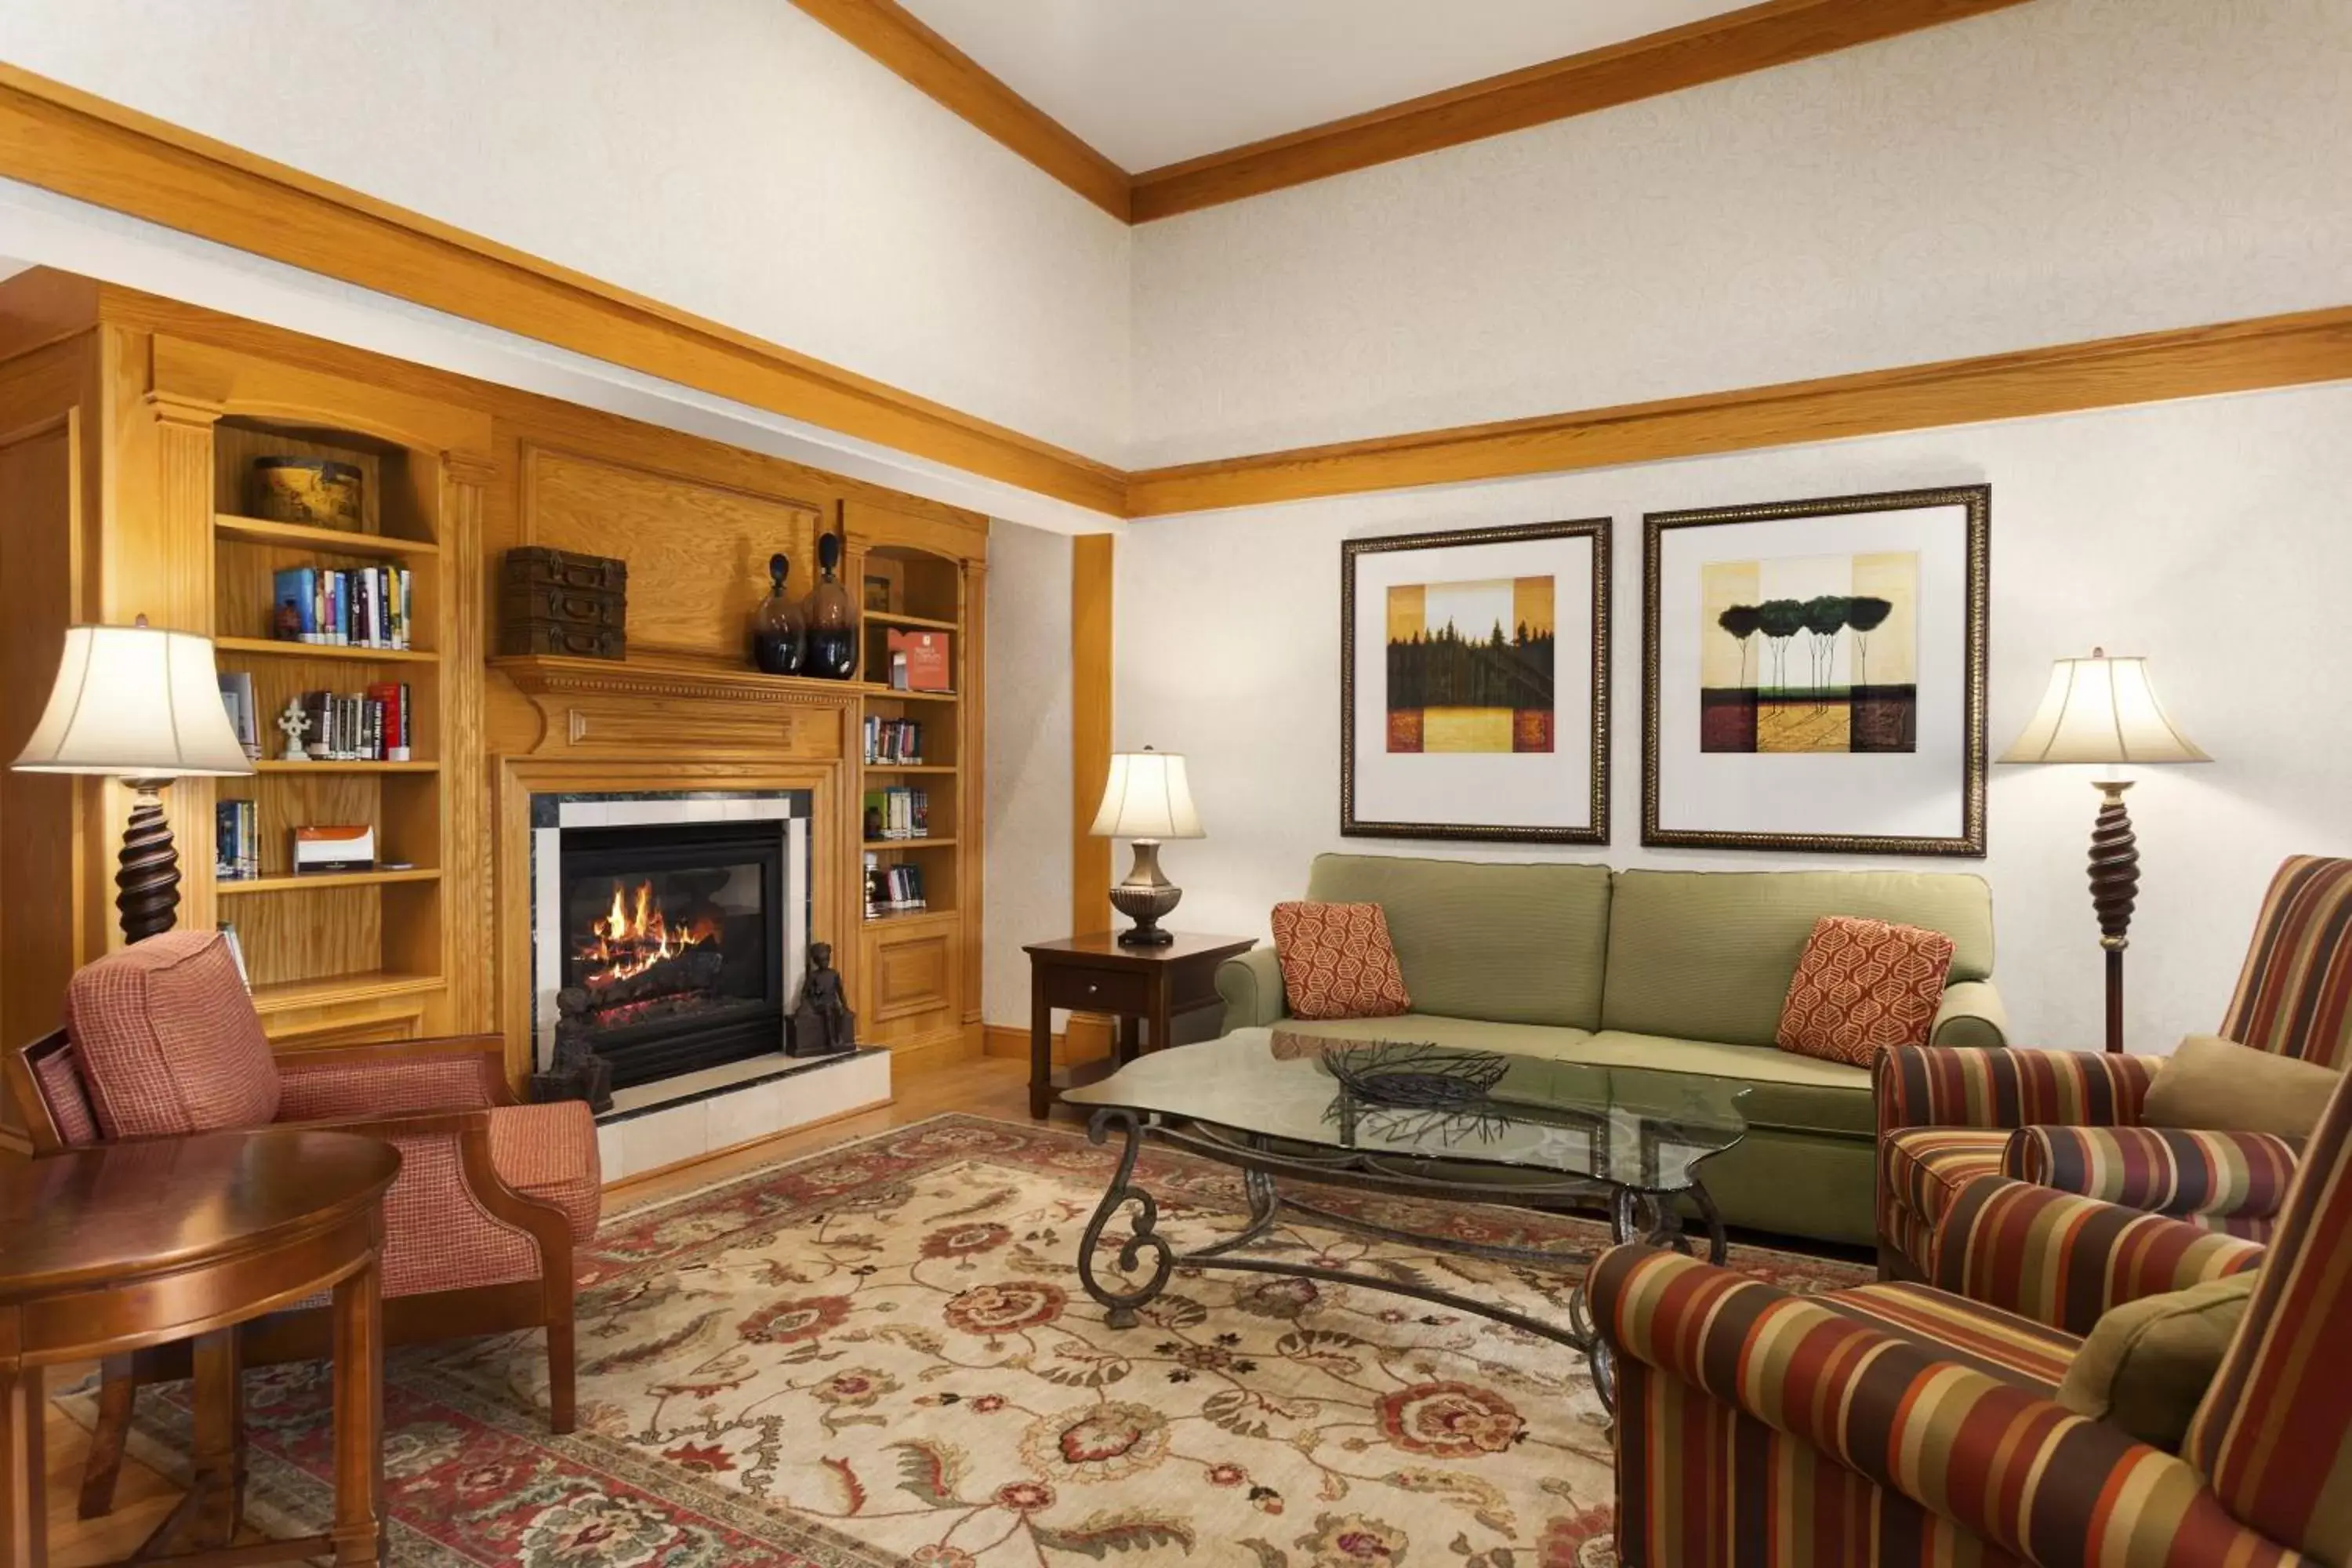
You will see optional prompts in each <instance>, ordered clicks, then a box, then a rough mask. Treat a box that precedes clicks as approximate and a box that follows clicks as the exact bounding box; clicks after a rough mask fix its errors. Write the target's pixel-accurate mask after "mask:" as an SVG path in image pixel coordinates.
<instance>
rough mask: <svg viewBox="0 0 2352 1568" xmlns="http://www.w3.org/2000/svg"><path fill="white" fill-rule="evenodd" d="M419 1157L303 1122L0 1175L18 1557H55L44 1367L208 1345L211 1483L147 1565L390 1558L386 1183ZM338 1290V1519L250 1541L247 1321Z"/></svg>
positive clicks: (0, 1277)
mask: <svg viewBox="0 0 2352 1568" xmlns="http://www.w3.org/2000/svg"><path fill="white" fill-rule="evenodd" d="M399 1169H400V1155H399V1154H398V1153H397V1152H395V1151H394V1149H393V1147H392V1146H391V1145H390V1144H388V1143H384V1142H380V1141H378V1140H376V1139H373V1138H360V1137H354V1136H352V1135H351V1134H349V1133H341V1132H302V1131H292V1130H287V1131H257V1132H208V1133H199V1134H197V1135H195V1136H194V1137H188V1138H155V1139H134V1140H130V1141H127V1142H121V1143H110V1144H102V1145H99V1146H96V1147H93V1148H89V1149H85V1150H77V1151H75V1152H70V1153H64V1154H52V1155H48V1156H46V1157H44V1158H41V1159H37V1160H31V1161H26V1162H22V1163H13V1164H9V1165H6V1166H5V1167H0V1568H40V1565H41V1564H42V1563H46V1561H47V1518H46V1514H45V1511H44V1510H45V1505H46V1499H45V1497H44V1491H43V1471H44V1462H43V1457H42V1451H41V1447H42V1429H41V1424H42V1420H43V1418H44V1416H45V1415H47V1398H46V1397H45V1395H44V1394H43V1389H42V1382H43V1376H42V1374H43V1370H44V1369H45V1368H47V1367H50V1366H55V1365H58V1364H59V1363H68V1362H82V1361H90V1360H95V1359H99V1358H102V1357H105V1356H109V1355H120V1354H124V1353H127V1352H131V1351H135V1350H139V1349H142V1348H144V1347H145V1346H148V1345H152V1344H159V1343H162V1342H166V1341H171V1340H183V1339H193V1340H194V1341H195V1371H196V1389H197V1396H196V1399H195V1418H196V1441H195V1447H196V1455H195V1471H196V1475H195V1482H196V1484H195V1485H194V1487H192V1488H191V1489H190V1491H189V1493H188V1496H187V1498H186V1499H185V1500H183V1501H182V1503H181V1504H180V1506H179V1508H178V1509H177V1510H174V1511H173V1515H172V1517H171V1518H170V1519H168V1520H166V1521H164V1522H163V1525H162V1526H161V1527H160V1528H159V1529H158V1530H157V1531H156V1535H155V1537H154V1538H151V1540H150V1541H149V1542H148V1543H147V1545H146V1546H144V1547H142V1548H141V1550H140V1552H139V1553H138V1554H137V1555H136V1556H135V1557H134V1558H132V1559H131V1561H134V1562H143V1561H147V1560H148V1559H149V1555H150V1553H151V1552H157V1551H161V1550H163V1548H164V1547H165V1546H167V1545H170V1544H177V1543H181V1542H188V1543H192V1544H193V1545H194V1546H195V1547H196V1548H197V1549H198V1551H199V1552H201V1556H202V1561H203V1562H205V1563H207V1564H211V1563H236V1562H245V1561H278V1562H282V1561H285V1560H287V1559H289V1558H300V1557H310V1556H322V1555H325V1554H326V1553H328V1552H332V1553H333V1560H334V1562H335V1563H336V1564H337V1568H353V1565H355V1564H361V1563H376V1562H377V1561H379V1557H380V1552H381V1546H382V1542H383V1307H382V1303H381V1301H380V1300H379V1299H378V1289H377V1288H378V1284H379V1268H380V1265H379V1261H378V1259H379V1256H380V1254H381V1252H382V1250H383V1194H384V1190H385V1189H386V1188H387V1187H389V1186H391V1185H392V1179H393V1177H394V1174H395V1173H398V1171H399ZM328 1289H331V1290H332V1291H333V1292H334V1309H333V1314H334V1334H335V1371H334V1402H335V1517H334V1525H333V1528H332V1530H331V1531H330V1532H329V1533H328V1534H325V1535H319V1536H313V1537H310V1538H308V1539H306V1540H303V1541H299V1542H280V1541H272V1542H257V1543H255V1544H252V1545H249V1546H244V1547H231V1546H230V1545H229V1542H230V1540H231V1539H232V1538H233V1537H234V1536H235V1534H236V1526H237V1516H238V1507H239V1500H240V1496H241V1492H242V1486H243V1480H244V1470H245V1463H244V1439H243V1435H242V1427H243V1425H244V1423H243V1419H242V1416H243V1410H242V1407H241V1403H240V1401H239V1399H238V1396H237V1384H238V1377H237V1372H238V1365H237V1352H236V1324H238V1323H241V1322H243V1321H246V1320H247V1319H248V1318H256V1317H259V1316H260V1315H262V1314H263V1313H265V1312H271V1311H275V1310H278V1309H279V1308H281V1307H287V1306H290V1305H292V1304H293V1303H295V1302H297V1301H299V1300H303V1299H305V1298H306V1297H310V1296H313V1295H316V1294H318V1293H319V1292H320V1291H322V1290H328Z"/></svg>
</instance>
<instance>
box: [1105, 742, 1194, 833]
mask: <svg viewBox="0 0 2352 1568" xmlns="http://www.w3.org/2000/svg"><path fill="white" fill-rule="evenodd" d="M1092 832H1093V834H1094V836H1095V837H1097V838H1205V837H1208V835H1207V834H1205V833H1203V832H1202V830H1201V814H1200V813H1199V812H1197V811H1195V810H1194V809H1193V808H1192V784H1190V783H1189V782H1187V781H1186V779H1185V777H1184V759H1183V758H1182V757H1181V756H1177V755H1175V754H1173V753H1171V752H1155V751H1153V750H1151V748H1150V747H1149V746H1147V747H1145V748H1144V749H1143V750H1142V751H1139V752H1118V753H1116V754H1115V755H1113V756H1112V758H1111V760H1110V780H1109V782H1108V784H1105V785H1104V786H1103V797H1102V809H1100V810H1099V811H1097V812H1096V813H1095V825H1094V827H1093V829H1092Z"/></svg>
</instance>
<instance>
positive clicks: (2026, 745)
mask: <svg viewBox="0 0 2352 1568" xmlns="http://www.w3.org/2000/svg"><path fill="white" fill-rule="evenodd" d="M2000 760H2001V761H2002V762H2004V763H2095V764H2100V765H2104V766H2106V767H2108V768H2113V767H2114V766H2115V765H2116V764H2130V765H2137V764H2139V763H2210V762H2211V761H2212V760H2213V759H2212V758H2210V757H2209V756H2207V755H2206V754H2205V753H2204V752H2201V751H2200V750H2198V749H2197V743H2196V742H2193V741H2191V740H2190V739H2189V737H2188V736H2186V735H2184V734H2182V733H2181V732H2180V731H2179V727H2178V726H2177V725H2175V724H2174V723H2173V722H2172V721H2171V720H2170V719H2168V718H2167V717H2166V716H2165V712H2164V705H2163V704H2162V703H2160V702H2158V700H2156V688H2155V687H2153V686H2151V685H2150V684H2149V683H2148V679H2147V660H2146V659H2144V658H2108V657H2107V655H2106V650H2105V649H2104V648H2093V649H2092V650H2091V657H2090V658H2062V659H2060V660H2058V661H2057V663H2056V664H2055V665H2054V666H2053V668H2052V669H2051V671H2050V689H2048V690H2047V691H2044V692H2043V693H2042V706H2041V707H2040V708H2039V709H2038V710H2035V712H2034V715H2033V719H2032V722H2030V723H2028V724H2027V725H2026V726H2025V732H2024V733H2022V734H2021V735H2020V736H2018V737H2017V739H2016V740H2015V741H2014V742H2011V744H2010V748H2009V750H2008V751H2006V752H2002V753H2001V754H2000ZM2091 787H2092V788H2094V789H2095V790H2097V791H2098V792H2099V815H2098V818H2097V820H2096V821H2095V822H2094V823H2093V824H2092V826H2091V907H2092V909H2093V910H2096V911H2097V913H2098V917H2099V945H2100V946H2101V947H2102V948H2104V949H2105V950H2106V955H2107V1049H2109V1050H2110V1051H2120V1050H2122V1049H2123V1048H2124V949H2125V948H2126V947H2127V946H2129V945H2130V938H2129V936H2128V935H2127V933H2128V932H2129V931H2130V929H2131V917H2132V903H2133V900H2134V899H2135V898H2136V897H2137V894H2138V892H2139V847H2138V841H2137V839H2135V838H2134V837H2132V826H2131V814H2130V813H2128V812H2126V810H2125V809H2124V791H2126V790H2127V789H2129V788H2131V781H2130V780H2129V779H2120V778H2116V776H2115V775H2114V773H2112V772H2110V773H2108V774H2107V775H2106V776H2105V777H2103V778H2094V779H2093V781H2092V784H2091Z"/></svg>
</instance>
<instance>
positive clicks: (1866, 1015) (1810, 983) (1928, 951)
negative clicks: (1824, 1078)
mask: <svg viewBox="0 0 2352 1568" xmlns="http://www.w3.org/2000/svg"><path fill="white" fill-rule="evenodd" d="M1951 966H1952V939H1951V938H1950V937H1948V936H1946V935H1945V934H1944V933H1943V932H1941V931H1922V930H1920V929H1919V928H1918V927H1917V926H1898V925H1889V924H1887V923H1886V922H1885V921H1865V920H1857V919H1854V918H1853V917H1851V916H1848V915H1825V916H1823V917H1822V919H1821V920H1819V921H1815V922H1814V925H1813V934H1812V935H1811V937H1810V938H1808V939H1807V940H1806V942H1805V952H1804V955H1803V956H1802V957H1801V958H1799V959H1798V960H1797V973H1796V978H1794V979H1793V980H1791V981H1790V982H1789V999H1788V1000H1787V1001H1786V1002H1784V1003H1782V1004H1781V1005H1780V1031H1779V1032H1778V1033H1777V1034H1776V1035H1774V1036H1773V1039H1772V1043H1773V1044H1774V1045H1776V1046H1779V1047H1780V1048H1781V1049H1782V1050H1784V1051H1794V1052H1796V1053H1797V1054H1798V1055H1799V1056H1801V1057H1819V1058H1822V1060H1824V1061H1832V1062H1851V1063H1853V1065H1854V1066H1855V1067H1865V1068H1866V1067H1868V1066H1869V1065H1870V1064H1871V1061H1872V1058H1875V1057H1876V1056H1877V1055H1878V1053H1879V1052H1880V1051H1882V1050H1884V1049H1885V1048H1886V1047H1890V1046H1924V1045H1926V1044H1927V1032H1928V1030H1929V1029H1931V1028H1932V1027H1934V1026H1935V1022H1936V1009H1937V1006H1938V1005H1941V1003H1942V1001H1943V998H1944V973H1945V971H1947V970H1948V969H1950V968H1951Z"/></svg>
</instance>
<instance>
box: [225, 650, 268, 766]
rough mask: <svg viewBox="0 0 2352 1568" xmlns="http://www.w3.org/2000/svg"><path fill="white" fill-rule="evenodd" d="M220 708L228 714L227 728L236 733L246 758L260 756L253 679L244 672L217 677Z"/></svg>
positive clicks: (258, 719)
mask: <svg viewBox="0 0 2352 1568" xmlns="http://www.w3.org/2000/svg"><path fill="white" fill-rule="evenodd" d="M218 679H219V682H220V694H221V706H222V707H223V708H224V709H226V710H227V712H228V727H229V728H230V729H231V730H233V731H236V743H237V744H238V745H239V746H242V747H243V748H244V749H245V754H246V755H247V756H248V757H258V756H260V755H261V716H260V714H259V713H257V711H255V706H254V698H253V677H252V675H251V674H249V673H247V671H244V670H228V671H224V672H223V673H222V674H221V675H220V676H219V677H218Z"/></svg>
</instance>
